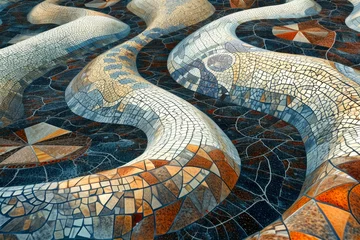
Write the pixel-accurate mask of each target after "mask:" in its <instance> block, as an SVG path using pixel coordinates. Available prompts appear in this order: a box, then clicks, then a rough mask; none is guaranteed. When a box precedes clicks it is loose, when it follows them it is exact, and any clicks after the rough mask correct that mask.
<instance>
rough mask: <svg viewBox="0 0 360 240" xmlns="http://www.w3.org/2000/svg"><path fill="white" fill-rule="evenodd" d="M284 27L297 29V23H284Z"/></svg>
mask: <svg viewBox="0 0 360 240" xmlns="http://www.w3.org/2000/svg"><path fill="white" fill-rule="evenodd" d="M284 27H287V28H290V29H293V30H297V31H299V24H297V23H294V24H290V25H286V26H284Z"/></svg>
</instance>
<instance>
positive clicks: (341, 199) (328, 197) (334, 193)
mask: <svg viewBox="0 0 360 240" xmlns="http://www.w3.org/2000/svg"><path fill="white" fill-rule="evenodd" d="M354 185H355V184H354V183H346V184H343V185H340V186H337V187H334V188H331V189H330V190H327V191H325V192H323V193H321V194H320V195H318V196H317V197H316V200H318V201H320V202H325V203H329V204H331V205H334V206H337V207H340V208H342V209H344V210H347V211H348V210H349V205H348V194H349V191H350V189H351V188H352V187H353V186H354Z"/></svg>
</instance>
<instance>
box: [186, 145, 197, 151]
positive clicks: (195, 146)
mask: <svg viewBox="0 0 360 240" xmlns="http://www.w3.org/2000/svg"><path fill="white" fill-rule="evenodd" d="M186 149H187V150H189V151H190V152H193V153H196V152H197V151H198V149H199V146H197V145H194V144H188V145H187V146H186Z"/></svg>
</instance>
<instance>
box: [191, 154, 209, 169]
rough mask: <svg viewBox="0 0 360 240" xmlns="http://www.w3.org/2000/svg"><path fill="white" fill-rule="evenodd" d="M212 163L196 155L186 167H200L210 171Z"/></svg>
mask: <svg viewBox="0 0 360 240" xmlns="http://www.w3.org/2000/svg"><path fill="white" fill-rule="evenodd" d="M212 164H213V163H212V161H209V160H207V159H206V158H203V157H201V156H199V155H195V156H194V157H193V158H192V159H191V160H190V161H189V162H188V163H187V164H186V166H189V167H190V166H191V167H199V168H204V169H210V167H211V165H212Z"/></svg>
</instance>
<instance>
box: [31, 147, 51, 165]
mask: <svg viewBox="0 0 360 240" xmlns="http://www.w3.org/2000/svg"><path fill="white" fill-rule="evenodd" d="M32 148H33V150H34V152H35V154H36V157H37V158H38V159H39V162H47V161H51V160H55V158H53V157H52V156H50V155H49V154H47V153H45V152H43V151H41V150H40V149H39V148H37V147H36V146H32Z"/></svg>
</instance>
